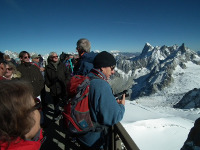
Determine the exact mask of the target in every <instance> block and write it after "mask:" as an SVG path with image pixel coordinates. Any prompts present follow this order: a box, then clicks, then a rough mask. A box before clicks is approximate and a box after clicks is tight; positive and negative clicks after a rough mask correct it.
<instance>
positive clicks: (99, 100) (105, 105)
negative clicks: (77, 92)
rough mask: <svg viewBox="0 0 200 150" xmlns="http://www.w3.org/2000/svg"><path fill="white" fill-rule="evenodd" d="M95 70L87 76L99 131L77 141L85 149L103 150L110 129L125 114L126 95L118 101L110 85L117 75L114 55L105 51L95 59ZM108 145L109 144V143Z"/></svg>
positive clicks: (93, 113)
mask: <svg viewBox="0 0 200 150" xmlns="http://www.w3.org/2000/svg"><path fill="white" fill-rule="evenodd" d="M93 64H94V68H93V69H92V70H91V71H90V73H89V74H88V75H87V76H88V77H89V78H90V79H91V81H90V88H89V107H90V115H91V119H92V121H93V122H95V123H97V124H99V127H98V128H99V130H97V131H90V132H88V133H86V134H84V135H78V136H77V139H78V141H79V142H80V144H81V146H82V147H84V149H92V150H93V149H95V150H98V149H103V147H104V146H105V144H106V142H105V141H106V137H108V133H109V132H108V131H109V130H108V129H109V127H111V126H112V125H114V124H116V123H118V122H119V121H121V120H122V118H123V115H124V112H125V107H124V105H125V95H123V97H122V100H119V99H118V100H116V99H115V97H114V95H113V93H112V89H111V86H110V85H109V83H108V80H109V79H110V76H111V75H113V74H114V73H115V70H114V68H115V65H116V60H115V58H114V57H113V55H112V54H110V53H108V52H106V51H103V52H101V53H99V54H97V56H96V57H95V58H94V62H93ZM107 144H108V143H107Z"/></svg>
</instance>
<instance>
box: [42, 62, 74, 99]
mask: <svg viewBox="0 0 200 150" xmlns="http://www.w3.org/2000/svg"><path fill="white" fill-rule="evenodd" d="M69 80H70V72H69V70H67V69H66V67H65V65H64V64H63V63H61V62H59V63H58V66H57V69H56V68H55V67H54V66H53V64H52V63H51V62H50V63H49V64H48V65H47V66H46V68H45V84H46V85H47V87H48V88H50V93H51V95H52V96H58V95H61V96H66V95H67V91H66V85H67V83H68V82H69Z"/></svg>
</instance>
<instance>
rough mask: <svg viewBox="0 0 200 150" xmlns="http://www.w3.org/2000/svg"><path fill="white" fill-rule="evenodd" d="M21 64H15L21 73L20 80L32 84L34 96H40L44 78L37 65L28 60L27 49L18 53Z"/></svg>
mask: <svg viewBox="0 0 200 150" xmlns="http://www.w3.org/2000/svg"><path fill="white" fill-rule="evenodd" d="M19 58H20V60H21V64H20V65H18V66H17V70H18V71H19V72H20V73H21V78H20V80H25V81H28V82H30V83H31V85H32V86H33V94H34V98H36V97H38V96H40V93H41V90H42V89H43V87H44V80H43V77H42V74H41V72H40V70H39V68H38V67H36V66H35V65H33V64H32V63H31V62H30V54H29V53H28V52H27V51H21V52H20V53H19Z"/></svg>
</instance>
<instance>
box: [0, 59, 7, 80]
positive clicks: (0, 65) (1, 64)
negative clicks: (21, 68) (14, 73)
mask: <svg viewBox="0 0 200 150" xmlns="http://www.w3.org/2000/svg"><path fill="white" fill-rule="evenodd" d="M6 64H7V62H6V61H5V60H4V59H0V76H4V75H5V73H6Z"/></svg>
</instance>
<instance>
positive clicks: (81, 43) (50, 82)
mask: <svg viewBox="0 0 200 150" xmlns="http://www.w3.org/2000/svg"><path fill="white" fill-rule="evenodd" d="M90 49H91V44H90V41H89V40H87V39H85V38H83V39H79V40H78V42H77V47H76V50H77V52H78V57H77V56H73V55H70V54H66V55H64V58H62V59H61V55H60V59H59V56H58V54H57V53H56V52H51V53H50V54H49V57H48V59H47V65H45V67H44V66H43V64H41V62H43V61H41V59H42V58H41V56H39V55H32V56H30V53H29V52H27V51H21V52H20V53H19V59H20V61H21V63H20V64H18V63H16V62H15V61H14V60H13V59H11V58H10V57H9V55H5V54H3V53H1V54H0V104H1V105H0V112H1V115H0V149H2V150H4V149H8V150H9V149H20V150H21V149H39V148H40V147H41V144H42V143H43V142H45V141H44V140H43V135H42V133H43V132H44V131H43V130H42V128H41V126H42V127H43V124H45V120H43V121H42V119H41V115H40V114H41V112H40V110H41V109H44V108H45V107H47V103H46V100H45V92H46V91H45V86H47V87H48V88H49V89H50V95H51V97H52V99H53V105H54V115H53V119H52V121H56V120H57V119H59V114H61V109H60V107H61V105H59V104H60V103H61V102H63V101H66V100H67V99H68V94H69V93H67V86H69V85H68V82H69V81H70V78H71V77H72V76H74V75H84V76H86V75H87V76H88V77H91V78H92V77H93V76H96V78H95V79H94V80H92V81H91V83H90V89H89V103H90V104H89V105H90V109H91V118H92V121H94V122H98V123H99V124H100V125H102V127H103V128H102V130H100V131H98V132H97V131H95V132H94V131H89V132H88V133H86V134H84V135H79V136H77V137H76V140H77V142H79V144H80V145H81V148H82V149H104V146H105V143H106V140H105V137H106V136H107V134H105V133H106V131H108V128H109V127H111V126H112V125H114V124H116V123H118V122H119V121H120V120H121V119H122V118H123V115H124V112H125V107H124V105H125V96H123V98H122V100H116V99H115V97H114V95H113V93H112V89H111V86H110V85H109V83H108V81H107V80H109V79H110V76H111V75H113V74H114V72H115V70H114V68H115V65H116V60H115V58H114V57H113V56H112V54H110V53H108V52H106V51H103V52H101V53H94V52H90ZM31 60H32V61H31Z"/></svg>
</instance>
